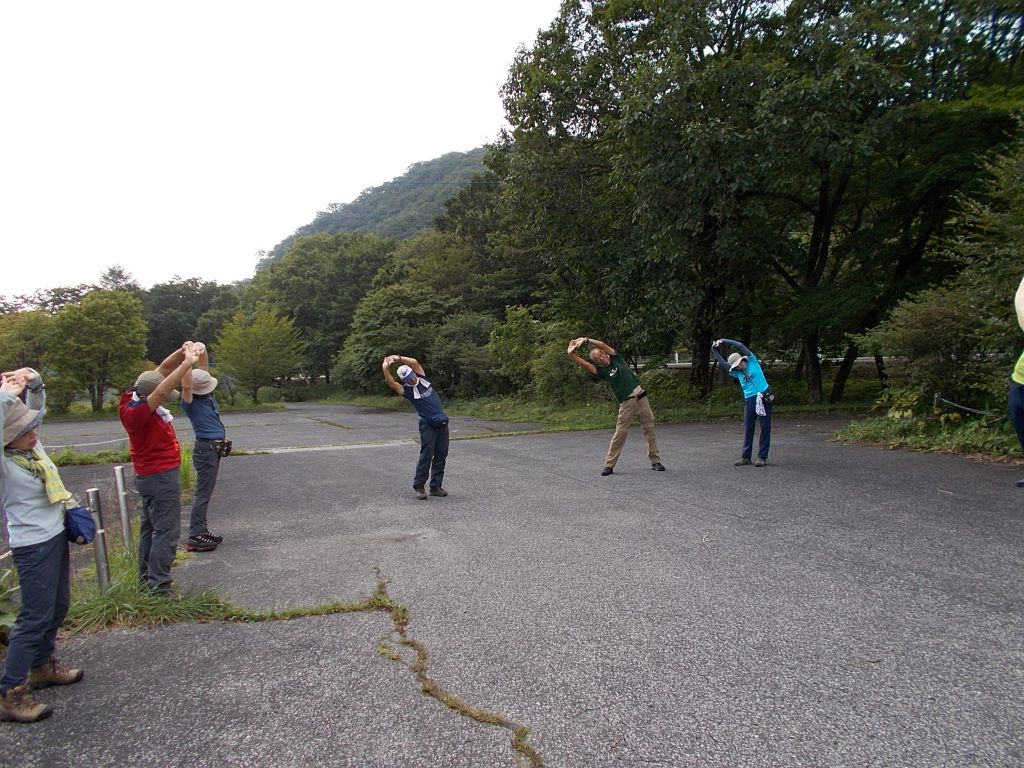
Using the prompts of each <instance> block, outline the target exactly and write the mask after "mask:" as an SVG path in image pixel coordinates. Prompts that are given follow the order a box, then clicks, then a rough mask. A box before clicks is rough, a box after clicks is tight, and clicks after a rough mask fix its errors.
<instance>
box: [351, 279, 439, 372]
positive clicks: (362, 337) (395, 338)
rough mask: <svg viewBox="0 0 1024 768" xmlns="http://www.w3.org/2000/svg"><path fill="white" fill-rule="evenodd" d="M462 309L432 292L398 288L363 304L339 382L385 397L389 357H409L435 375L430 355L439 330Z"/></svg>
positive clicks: (370, 296) (421, 288) (371, 296)
mask: <svg viewBox="0 0 1024 768" xmlns="http://www.w3.org/2000/svg"><path fill="white" fill-rule="evenodd" d="M456 309H457V303H456V302H455V301H454V300H452V299H450V298H448V297H446V296H442V295H439V294H438V293H436V292H435V291H433V290H431V289H430V288H429V287H427V286H423V285H415V284H411V283H397V284H394V285H388V286H385V287H383V288H378V289H376V290H373V291H370V293H368V294H367V295H366V297H365V298H364V299H363V300H362V301H361V302H359V306H358V307H357V308H356V313H355V317H354V318H353V319H352V331H351V333H349V335H348V338H347V339H345V345H344V346H343V347H342V350H341V354H340V355H339V356H338V361H337V365H336V366H335V372H334V377H335V379H336V380H337V381H343V382H344V383H345V384H346V385H347V386H349V387H351V388H353V389H358V390H362V391H365V392H375V391H379V389H380V387H381V361H382V360H383V359H384V357H385V355H393V354H397V355H409V356H412V357H415V358H416V359H418V360H419V361H420V362H421V363H423V365H424V366H426V368H427V371H428V377H429V375H430V374H429V371H431V370H432V361H431V358H430V357H429V350H430V345H431V342H432V340H433V339H434V337H435V335H436V332H437V328H438V327H439V326H440V325H441V324H442V323H443V322H444V319H445V318H446V317H447V315H448V314H449V313H451V312H453V311H455V310H456Z"/></svg>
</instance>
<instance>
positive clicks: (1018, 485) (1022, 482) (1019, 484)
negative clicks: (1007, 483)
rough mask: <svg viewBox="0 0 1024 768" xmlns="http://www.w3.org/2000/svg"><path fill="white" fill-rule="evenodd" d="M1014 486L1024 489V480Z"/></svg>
mask: <svg viewBox="0 0 1024 768" xmlns="http://www.w3.org/2000/svg"><path fill="white" fill-rule="evenodd" d="M1014 485H1016V486H1017V487H1018V488H1024V480H1018V481H1017V482H1016V483H1014Z"/></svg>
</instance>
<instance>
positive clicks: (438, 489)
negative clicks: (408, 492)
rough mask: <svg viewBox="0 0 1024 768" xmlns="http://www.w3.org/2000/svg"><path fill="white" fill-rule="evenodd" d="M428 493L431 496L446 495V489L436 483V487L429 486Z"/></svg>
mask: <svg viewBox="0 0 1024 768" xmlns="http://www.w3.org/2000/svg"><path fill="white" fill-rule="evenodd" d="M430 495H431V496H447V495H448V491H446V490H445V489H444V488H442V487H441V486H440V485H438V486H436V487H434V486H431V488H430Z"/></svg>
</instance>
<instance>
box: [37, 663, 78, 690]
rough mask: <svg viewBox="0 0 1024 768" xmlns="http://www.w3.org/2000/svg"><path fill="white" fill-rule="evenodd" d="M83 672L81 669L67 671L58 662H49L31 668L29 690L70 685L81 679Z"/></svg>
mask: <svg viewBox="0 0 1024 768" xmlns="http://www.w3.org/2000/svg"><path fill="white" fill-rule="evenodd" d="M84 674H85V672H84V671H83V670H81V669H68V668H67V667H62V666H61V665H60V660H59V659H57V658H55V657H50V660H49V661H48V662H46V663H45V664H41V665H40V666H38V667H33V668H32V671H31V672H30V673H29V676H28V685H29V687H30V688H47V687H49V686H51V685H71V684H72V683H77V682H78V681H79V680H81V679H82V675H84Z"/></svg>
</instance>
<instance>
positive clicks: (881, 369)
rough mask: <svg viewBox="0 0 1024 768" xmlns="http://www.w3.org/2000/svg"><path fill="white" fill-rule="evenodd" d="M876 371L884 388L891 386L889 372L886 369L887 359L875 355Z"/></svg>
mask: <svg viewBox="0 0 1024 768" xmlns="http://www.w3.org/2000/svg"><path fill="white" fill-rule="evenodd" d="M875 370H876V371H878V380H879V381H880V382H881V384H882V386H883V387H887V386H889V372H888V371H887V370H886V369H885V358H884V357H882V356H881V355H879V354H876V355H875Z"/></svg>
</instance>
